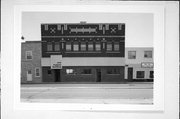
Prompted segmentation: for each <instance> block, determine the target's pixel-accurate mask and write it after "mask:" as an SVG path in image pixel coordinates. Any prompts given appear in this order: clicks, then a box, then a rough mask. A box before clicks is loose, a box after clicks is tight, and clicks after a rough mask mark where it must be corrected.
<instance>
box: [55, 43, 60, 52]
mask: <svg viewBox="0 0 180 119" xmlns="http://www.w3.org/2000/svg"><path fill="white" fill-rule="evenodd" d="M57 44H58V46H59V50H56V46H57ZM54 51H55V52H58V51H61V44H60V42H54Z"/></svg>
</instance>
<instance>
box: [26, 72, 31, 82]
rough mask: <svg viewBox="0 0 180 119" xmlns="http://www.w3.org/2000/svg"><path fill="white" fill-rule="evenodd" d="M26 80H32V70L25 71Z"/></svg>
mask: <svg viewBox="0 0 180 119" xmlns="http://www.w3.org/2000/svg"><path fill="white" fill-rule="evenodd" d="M27 81H32V71H31V70H28V71H27Z"/></svg>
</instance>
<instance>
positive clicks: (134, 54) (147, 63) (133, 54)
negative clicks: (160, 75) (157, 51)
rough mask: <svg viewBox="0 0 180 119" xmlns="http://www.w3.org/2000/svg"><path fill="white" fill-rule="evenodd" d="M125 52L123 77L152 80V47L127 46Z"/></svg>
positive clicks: (129, 79)
mask: <svg viewBox="0 0 180 119" xmlns="http://www.w3.org/2000/svg"><path fill="white" fill-rule="evenodd" d="M125 54H126V55H125V59H126V60H125V61H126V65H125V79H128V81H153V78H154V69H153V67H154V63H153V62H154V61H153V48H152V47H145V48H143V47H141V48H139V47H138V48H135V47H133V48H132V47H131V48H130V47H127V48H126V50H125Z"/></svg>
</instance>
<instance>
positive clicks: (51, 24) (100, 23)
mask: <svg viewBox="0 0 180 119" xmlns="http://www.w3.org/2000/svg"><path fill="white" fill-rule="evenodd" d="M48 24H49V25H53V24H56V25H58V24H60V25H64V24H67V25H71V24H74V25H77V24H78V25H79V24H82V25H85V24H87V25H94V24H110V25H112V24H125V23H87V22H86V23H80V22H78V23H41V25H48Z"/></svg>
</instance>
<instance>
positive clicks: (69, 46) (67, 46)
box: [66, 42, 71, 51]
mask: <svg viewBox="0 0 180 119" xmlns="http://www.w3.org/2000/svg"><path fill="white" fill-rule="evenodd" d="M66 51H71V43H70V42H67V43H66Z"/></svg>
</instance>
